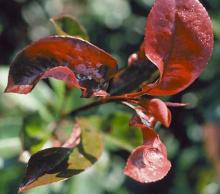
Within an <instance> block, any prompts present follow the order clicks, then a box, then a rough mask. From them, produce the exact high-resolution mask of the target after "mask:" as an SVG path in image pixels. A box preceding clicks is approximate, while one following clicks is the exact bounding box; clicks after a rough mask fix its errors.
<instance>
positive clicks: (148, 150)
mask: <svg viewBox="0 0 220 194" xmlns="http://www.w3.org/2000/svg"><path fill="white" fill-rule="evenodd" d="M142 132H143V136H144V144H143V145H142V146H139V147H137V148H136V149H135V150H134V151H133V152H132V153H131V155H130V156H129V158H128V160H127V163H126V166H125V168H124V173H125V175H127V176H129V177H131V178H132V179H134V180H136V181H138V182H141V183H149V182H155V181H158V180H160V179H162V178H163V177H164V176H166V175H167V173H168V172H169V170H170V168H171V163H170V161H169V160H168V159H167V151H166V147H165V145H164V144H163V143H162V142H161V140H160V138H159V136H158V135H157V134H156V133H155V132H154V131H153V130H151V129H149V128H145V129H142Z"/></svg>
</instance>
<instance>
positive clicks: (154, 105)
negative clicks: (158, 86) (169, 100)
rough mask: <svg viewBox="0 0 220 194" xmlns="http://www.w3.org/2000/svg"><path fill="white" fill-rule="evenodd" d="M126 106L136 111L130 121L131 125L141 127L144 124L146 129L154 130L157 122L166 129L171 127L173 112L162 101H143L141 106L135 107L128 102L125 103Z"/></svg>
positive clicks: (140, 103)
mask: <svg viewBox="0 0 220 194" xmlns="http://www.w3.org/2000/svg"><path fill="white" fill-rule="evenodd" d="M124 104H126V105H127V106H129V107H131V108H133V109H134V110H135V111H136V114H135V115H134V116H133V117H132V118H131V120H130V125H133V126H136V127H139V126H142V124H144V126H145V127H149V128H154V126H155V124H156V122H157V121H159V122H161V124H163V125H164V126H165V127H169V126H170V122H171V112H170V110H169V109H168V107H167V105H166V104H165V103H164V102H163V101H162V100H160V99H156V98H155V99H150V100H141V101H140V102H139V105H140V106H133V105H132V104H130V103H127V102H124ZM137 116H138V117H139V119H138V117H137ZM139 121H141V122H139ZM141 128H142V127H141Z"/></svg>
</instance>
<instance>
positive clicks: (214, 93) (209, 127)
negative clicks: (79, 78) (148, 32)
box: [0, 0, 220, 194]
mask: <svg viewBox="0 0 220 194" xmlns="http://www.w3.org/2000/svg"><path fill="white" fill-rule="evenodd" d="M201 2H202V4H203V5H204V6H205V7H206V9H207V10H208V12H209V14H210V16H211V18H212V21H213V27H214V34H215V46H214V52H213V56H212V58H211V60H210V62H209V64H208V66H207V68H206V70H205V72H204V73H203V74H202V76H201V77H200V78H199V79H198V80H197V81H196V82H195V83H194V84H193V85H192V86H190V87H189V88H188V89H187V90H185V91H184V92H181V93H180V94H178V95H175V96H172V97H169V98H168V97H167V98H164V99H166V100H167V99H168V100H169V101H174V102H188V103H190V104H191V106H190V107H187V108H172V109H171V111H172V114H173V119H172V124H171V127H170V128H169V129H165V128H163V127H162V126H158V129H157V130H158V131H159V133H160V136H161V139H162V140H163V142H165V144H166V145H167V149H168V157H169V159H170V160H171V162H172V169H171V171H170V172H169V174H168V175H167V176H166V177H165V178H164V179H163V180H161V181H159V182H156V183H152V184H140V183H137V182H135V181H133V180H131V179H129V178H127V177H125V176H124V175H123V172H122V171H123V167H124V165H125V162H126V159H127V157H128V156H129V153H130V151H131V150H132V149H133V148H134V147H135V146H137V145H139V144H140V142H141V137H140V133H139V131H138V130H137V129H131V128H129V127H128V121H129V118H130V117H131V114H132V113H131V112H130V111H129V110H128V109H126V108H124V107H122V106H119V105H113V104H108V105H103V106H101V107H98V108H96V109H93V110H91V111H89V112H86V113H85V114H84V115H81V117H79V120H80V122H81V123H83V124H85V125H87V126H90V127H91V128H95V129H97V130H101V131H102V132H103V133H104V134H106V135H105V145H106V146H105V152H104V153H103V155H102V157H101V159H100V160H99V161H98V163H97V164H96V165H95V166H94V167H92V168H90V169H88V170H87V171H85V172H83V173H82V174H80V175H77V176H75V177H73V178H71V179H69V180H68V181H65V182H61V183H55V184H52V185H49V186H43V187H39V188H36V189H33V190H31V191H29V192H26V193H27V194H38V193H42V194H133V193H134V194H148V193H149V194H161V193H163V194H186V193H187V194H220V79H219V77H220V64H219V63H220V11H219V10H220V1H219V0H209V1H208V0H202V1H201ZM152 4H153V0H7V1H4V0H0V65H1V66H0V194H15V193H17V188H18V185H19V183H20V182H21V180H22V178H23V176H24V171H25V164H24V163H22V162H21V159H22V157H21V156H20V154H21V152H22V147H23V146H22V141H21V139H20V137H23V142H25V149H27V150H29V151H31V152H32V153H34V152H36V151H37V150H39V149H41V148H42V146H43V147H48V146H51V145H50V144H49V143H50V142H49V141H48V138H49V134H50V132H51V129H52V128H53V125H54V123H55V121H57V120H58V119H59V118H60V111H61V110H63V111H70V110H72V109H73V108H77V107H79V106H80V105H83V104H85V103H88V102H89V101H91V100H89V99H80V92H79V91H78V90H72V91H71V92H69V93H68V95H64V94H65V87H64V85H63V83H62V82H60V81H56V80H52V79H50V80H49V81H46V82H43V81H42V82H40V84H38V85H37V87H36V88H35V89H34V90H33V92H32V93H31V94H28V95H17V94H3V91H4V88H5V87H6V82H7V75H8V65H9V64H10V61H11V60H12V59H13V57H14V56H15V54H16V53H17V52H18V51H19V50H20V49H21V48H23V47H24V46H25V45H27V44H29V43H30V42H31V41H34V40H38V39H39V38H42V37H45V36H48V35H51V34H54V29H53V26H52V24H51V23H50V22H49V18H50V17H52V16H56V15H60V14H70V15H72V16H74V17H75V18H77V20H79V21H80V22H81V23H82V24H83V25H84V26H85V28H86V29H87V31H88V33H89V36H90V40H91V42H92V43H93V44H95V45H97V46H99V47H101V48H103V49H104V50H106V51H108V52H110V53H112V54H113V55H114V56H115V57H116V58H117V59H118V61H119V67H123V66H125V65H126V64H127V58H128V56H129V55H130V54H131V53H133V52H135V51H137V50H138V47H139V45H140V43H141V42H142V40H143V33H144V26H145V21H146V16H147V14H148V12H149V10H150V8H151V6H152ZM64 96H65V97H64ZM69 129H71V121H66V122H64V123H62V125H60V130H64V131H67V133H68V131H69ZM58 133H61V132H59V131H58ZM45 143H46V145H45ZM48 144H49V145H48ZM23 156H24V155H23Z"/></svg>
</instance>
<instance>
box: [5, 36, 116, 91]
mask: <svg viewBox="0 0 220 194" xmlns="http://www.w3.org/2000/svg"><path fill="white" fill-rule="evenodd" d="M116 69H117V62H116V60H115V59H114V58H113V57H111V56H110V55H109V54H107V53H106V52H105V51H103V50H101V49H99V48H97V47H96V46H94V45H92V44H90V43H89V42H87V41H84V40H82V39H78V38H75V37H70V36H66V37H64V36H50V37H46V38H43V39H41V40H39V41H36V42H34V43H32V44H31V45H29V46H27V47H26V48H25V49H23V50H22V51H21V52H20V53H19V54H18V55H17V56H16V58H15V59H14V61H13V62H12V64H11V67H10V71H9V78H8V80H9V81H8V86H7V88H6V92H16V93H29V92H30V91H31V90H32V88H33V87H34V86H35V85H36V83H37V82H38V81H39V80H40V79H44V78H47V77H54V78H56V79H60V80H64V81H65V82H66V83H67V84H68V85H69V86H70V87H73V86H75V87H81V88H82V89H83V90H84V91H85V90H87V91H86V92H87V95H89V94H88V93H93V92H97V91H99V90H105V89H106V87H107V85H108V84H107V82H108V80H109V79H110V78H111V77H112V76H113V75H114V73H115V72H116ZM84 93H85V92H84Z"/></svg>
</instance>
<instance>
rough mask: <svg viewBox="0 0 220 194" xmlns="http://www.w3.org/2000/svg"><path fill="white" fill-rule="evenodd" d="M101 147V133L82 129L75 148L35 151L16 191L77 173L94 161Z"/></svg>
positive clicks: (99, 153) (22, 190)
mask: <svg viewBox="0 0 220 194" xmlns="http://www.w3.org/2000/svg"><path fill="white" fill-rule="evenodd" d="M67 147H68V148H67ZM102 150H103V143H102V137H101V135H100V134H98V133H97V132H95V131H90V130H82V131H81V136H80V144H78V145H77V146H76V147H74V148H70V147H69V146H66V147H57V148H49V149H45V150H42V151H40V152H38V153H36V154H34V155H33V156H32V157H31V158H30V160H29V162H28V167H27V172H26V175H25V179H24V181H23V183H22V184H21V185H20V188H19V192H24V191H26V190H28V189H31V188H33V187H36V186H40V185H44V184H49V183H52V182H57V181H60V180H64V179H67V178H69V177H71V176H73V175H76V174H79V173H80V172H82V171H84V170H85V169H86V168H88V167H90V166H91V165H93V164H94V163H95V162H96V161H97V159H98V158H99V157H100V155H101V153H102Z"/></svg>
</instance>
